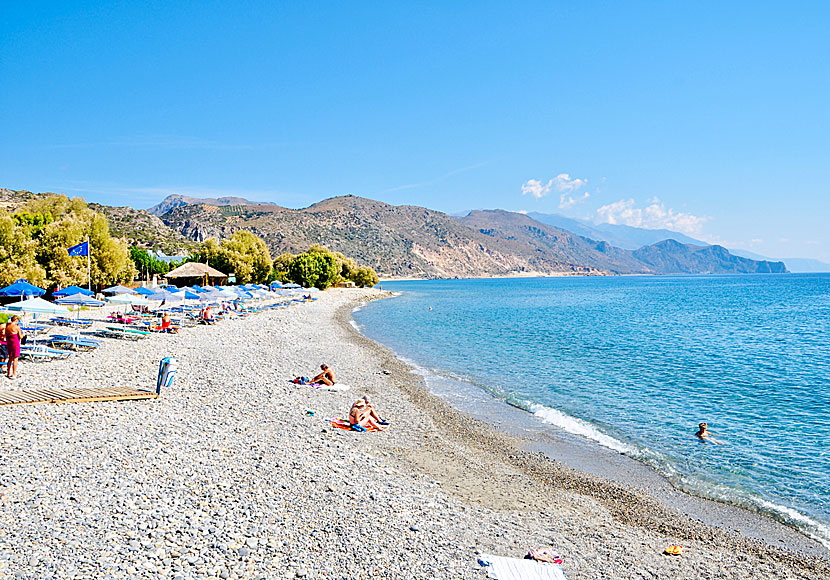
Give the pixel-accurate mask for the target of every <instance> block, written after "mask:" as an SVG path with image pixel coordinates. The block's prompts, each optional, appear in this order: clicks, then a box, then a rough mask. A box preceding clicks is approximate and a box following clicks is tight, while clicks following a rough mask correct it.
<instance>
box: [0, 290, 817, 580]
mask: <svg viewBox="0 0 830 580" xmlns="http://www.w3.org/2000/svg"><path fill="white" fill-rule="evenodd" d="M317 296H318V297H319V299H318V300H316V301H314V302H311V303H305V304H297V305H295V306H292V307H290V308H288V309H284V310H273V311H267V312H263V313H260V314H258V315H254V316H251V317H248V318H243V319H234V320H228V321H222V322H220V323H219V324H217V325H215V326H200V327H195V328H185V329H183V330H182V331H181V333H179V334H178V335H166V336H152V337H150V338H148V339H147V340H142V341H139V342H122V341H116V340H108V341H106V342H105V344H104V346H102V347H101V348H99V349H98V350H97V351H94V352H89V353H80V354H78V355H76V356H72V357H70V358H69V359H68V360H65V361H55V362H51V363H31V362H28V361H23V362H22V363H21V367H20V371H21V374H22V376H23V378H22V379H21V380H19V381H5V380H4V381H3V383H0V384H2V385H3V387H2V388H15V389H18V388H37V387H47V386H116V385H117V386H137V387H145V388H154V385H155V377H156V372H157V368H158V361H159V360H160V359H161V358H162V357H164V356H174V357H176V359H177V360H178V363H179V372H178V375H177V377H176V380H175V382H174V384H173V386H172V387H171V388H169V389H166V390H164V391H163V392H162V395H161V397H160V398H159V399H158V400H154V401H137V402H129V401H127V402H120V403H79V404H63V405H19V406H6V407H2V408H0V427H2V438H1V439H0V443H2V453H1V454H0V462H2V472H0V477H1V478H2V479H0V494H2V503H0V506H2V516H0V577H2V575H5V576H6V577H9V578H170V579H174V578H182V579H184V578H296V577H301V578H343V579H351V578H358V577H374V578H484V577H485V573H484V572H483V569H482V567H481V566H480V565H479V564H478V562H477V558H478V555H479V554H495V555H503V556H512V557H519V558H520V557H522V556H523V555H524V554H525V553H526V552H527V551H528V550H529V549H531V548H538V547H542V546H551V547H553V548H554V549H555V550H556V551H557V552H558V553H559V554H561V555H562V557H563V560H564V564H563V570H564V571H565V574H566V576H567V577H568V578H570V579H572V580H573V579H588V578H632V579H633V578H638V579H639V578H678V579H682V578H690V579H691V578H747V579H750V578H752V579H765V578H805V579H806V578H824V577H827V576H828V575H830V564H828V560H827V559H826V550H823V548H821V546H818V545H814V543H812V542H810V541H809V540H808V539H807V538H805V537H803V536H800V535H799V534H797V533H796V532H793V531H792V530H790V529H789V528H786V527H784V526H782V525H780V524H777V523H775V522H772V521H762V520H761V519H760V516H755V514H744V513H743V512H742V511H741V510H736V511H737V512H739V513H738V515H736V516H735V517H737V518H739V519H740V518H746V519H747V521H748V522H749V523H747V524H746V526H745V528H744V529H743V531H744V535H741V534H739V533H736V532H734V531H731V530H730V528H729V526H727V525H723V524H722V525H721V527H719V528H714V527H711V526H709V525H707V524H704V523H701V522H699V521H697V520H698V519H703V520H704V521H706V520H707V518H708V519H712V520H718V519H719V518H720V519H722V520H723V522H726V523H729V522H731V521H732V520H729V517H730V516H728V515H718V514H714V515H713V514H712V513H711V510H708V511H707V508H706V507H700V506H701V505H702V504H700V503H698V502H697V500H690V499H688V496H685V494H676V493H674V492H672V491H671V490H668V489H665V488H661V489H662V491H661V489H657V488H660V487H661V485H662V484H660V483H659V481H658V480H653V483H652V484H649V485H640V483H641V482H642V477H640V476H638V475H636V473H634V474H633V475H631V474H629V475H630V478H629V479H630V480H629V481H625V477H621V478H619V479H621V480H623V481H612V480H611V479H609V478H608V477H606V476H607V475H609V473H607V469H606V471H603V469H602V468H601V467H602V466H599V467H598V468H597V469H590V466H589V465H583V467H584V469H582V470H578V469H574V464H577V465H579V457H577V455H579V453H573V448H572V447H571V448H568V447H567V446H563V444H562V442H561V441H560V442H557V441H554V440H544V441H542V440H536V441H527V440H523V439H521V438H518V437H516V436H515V435H513V434H510V433H507V432H505V430H499V429H497V428H495V427H493V426H491V425H490V424H488V423H487V422H486V421H483V420H477V419H475V418H473V417H470V416H469V415H467V414H464V413H462V412H460V411H458V410H455V409H453V408H452V407H450V406H449V405H448V404H447V403H445V402H444V401H443V400H442V399H440V398H438V397H437V396H435V395H432V394H430V393H429V392H428V391H427V390H426V388H425V387H424V384H423V380H422V378H421V377H419V376H418V375H417V374H414V373H413V372H412V368H411V367H409V366H408V365H406V364H405V363H404V362H402V361H401V360H400V359H398V358H397V357H396V356H395V355H394V353H393V352H392V351H390V350H389V349H387V348H385V347H383V346H381V345H378V344H377V343H375V342H372V341H370V340H368V339H366V338H364V337H363V336H361V335H360V334H359V333H358V332H357V331H356V330H355V329H354V328H353V327H352V326H351V324H350V316H351V311H352V310H353V309H354V308H355V307H356V306H358V305H360V304H361V303H364V302H366V301H369V300H373V299H377V298H382V297H386V296H388V293H386V292H382V291H378V290H372V289H331V290H327V291H325V292H321V293H319V294H317ZM321 363H327V364H328V365H330V366H331V367H332V369H333V370H334V371H335V373H336V374H337V377H338V381H339V382H342V383H345V384H347V385H350V386H351V390H350V391H345V392H331V391H325V390H318V389H315V388H313V387H308V386H301V385H294V384H291V383H289V382H288V381H289V379H291V378H293V377H295V376H303V375H304V376H313V374H316V372H318V371H317V370H316V369H318V368H319V365H320V364H321ZM362 395H368V396H369V397H370V398H371V400H372V402H373V404H374V405H375V406H376V407H377V408H378V409H379V411H380V413H381V415H382V416H383V417H384V418H386V419H388V420H389V421H390V422H391V426H390V427H389V428H388V429H387V430H386V431H384V432H380V433H356V432H350V431H343V430H340V429H336V428H333V427H331V426H330V424H329V423H328V422H327V421H326V420H325V419H326V418H329V417H345V416H347V414H348V410H349V407H350V405H351V403H352V402H353V401H354V400H355V399H356V398H358V397H359V396H362ZM311 412H313V414H312V413H311ZM517 412H518V411H517ZM569 449H570V450H571V453H572V455H574V457H572V458H571V459H570V460H569V459H568V453H569ZM540 451H545V452H546V453H547V455H544V454H541V453H540ZM609 453H610V452H609ZM557 454H558V456H559V458H560V459H562V460H563V461H562V462H560V461H555V460H551V459H550V458H549V457H548V456H550V455H554V456H556V455H557ZM583 461H584V460H583ZM610 461H612V459H610V456H609V459H608V462H610ZM586 463H587V462H586ZM599 463H602V464H605V463H607V462H606V461H604V460H603V461H599ZM626 465H627V464H621V467H620V468H619V469H618V470H617V471H620V472H622V471H625V469H626ZM631 469H633V470H636V468H634V467H632V468H631ZM591 471H593V473H589V472H591ZM632 473H633V472H632ZM649 489H652V491H653V492H652V493H650V492H649ZM674 495H677V496H680V497H679V498H676V499H675V500H671V499H667V498H668V497H669V496H674ZM673 502H674V503H673ZM690 502H691V503H690ZM692 503H693V504H694V505H691V504H692ZM709 503H711V502H709ZM684 511H688V512H690V513H693V514H694V516H693V517H689V516H686V515H684V513H683V512H684ZM759 522H760V523H759ZM713 523H717V522H716V521H713ZM758 530H761V531H762V532H763V534H762V535H767V536H768V539H769V542H770V543H778V544H779V545H775V546H773V545H770V543H767V542H764V541H762V540H757V539H753V538H751V537H747V534H752V532H753V531H758ZM776 540H777V542H774V541H776ZM669 544H680V545H683V546H684V548H685V551H684V554H683V555H682V556H679V557H675V556H667V555H664V554H663V550H664V549H665V548H666V547H667V546H668V545H669ZM782 546H783V547H782Z"/></svg>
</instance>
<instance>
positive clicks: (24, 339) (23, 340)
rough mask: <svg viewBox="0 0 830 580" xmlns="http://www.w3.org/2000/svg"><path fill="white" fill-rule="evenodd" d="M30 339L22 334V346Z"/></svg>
mask: <svg viewBox="0 0 830 580" xmlns="http://www.w3.org/2000/svg"><path fill="white" fill-rule="evenodd" d="M28 339H29V337H28V336H26V335H25V334H21V335H20V344H26V341H27V340H28Z"/></svg>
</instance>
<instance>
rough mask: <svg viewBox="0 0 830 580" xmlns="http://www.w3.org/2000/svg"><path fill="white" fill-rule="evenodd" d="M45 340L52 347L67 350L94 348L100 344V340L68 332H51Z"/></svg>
mask: <svg viewBox="0 0 830 580" xmlns="http://www.w3.org/2000/svg"><path fill="white" fill-rule="evenodd" d="M46 341H47V343H48V344H50V345H51V346H52V347H57V348H62V349H68V350H95V349H96V348H98V347H99V346H101V341H100V340H95V339H92V338H87V337H81V336H75V335H70V334H53V335H52V336H50V337H48V338H47V339H46Z"/></svg>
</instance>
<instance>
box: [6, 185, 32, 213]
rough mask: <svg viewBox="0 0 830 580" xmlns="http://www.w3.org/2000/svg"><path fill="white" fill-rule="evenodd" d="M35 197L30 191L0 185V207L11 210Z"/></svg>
mask: <svg viewBox="0 0 830 580" xmlns="http://www.w3.org/2000/svg"><path fill="white" fill-rule="evenodd" d="M35 197H37V195H36V194H34V193H32V192H31V191H16V190H14V189H6V188H4V187H0V209H7V210H8V209H11V210H13V209H14V208H16V207H17V206H19V205H21V204H24V203H26V202H27V201H31V200H33V199H35Z"/></svg>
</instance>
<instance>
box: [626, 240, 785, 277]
mask: <svg viewBox="0 0 830 580" xmlns="http://www.w3.org/2000/svg"><path fill="white" fill-rule="evenodd" d="M633 255H634V257H635V258H637V259H638V260H639V261H641V262H643V263H644V264H648V265H649V266H651V267H652V268H654V270H655V271H656V272H664V273H678V274H724V273H740V274H783V273H785V272H787V268H786V266H785V265H784V263H783V262H770V261H767V260H763V261H758V260H751V259H749V258H742V257H740V256H735V255H733V254H731V253H729V250H727V249H726V248H724V247H723V246H717V245H713V246H695V245H692V244H681V243H680V242H677V241H675V240H663V241H662V242H658V243H656V244H652V245H650V246H644V247H642V248H639V249H637V250H634V251H633Z"/></svg>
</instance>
